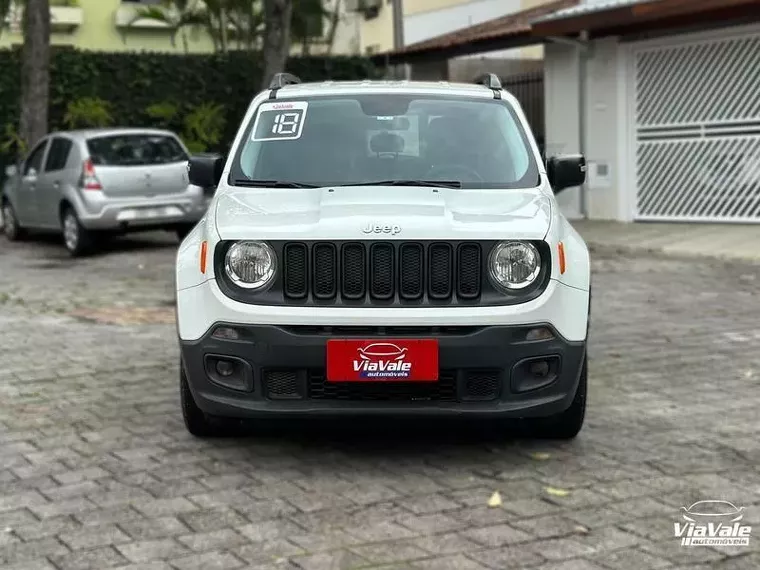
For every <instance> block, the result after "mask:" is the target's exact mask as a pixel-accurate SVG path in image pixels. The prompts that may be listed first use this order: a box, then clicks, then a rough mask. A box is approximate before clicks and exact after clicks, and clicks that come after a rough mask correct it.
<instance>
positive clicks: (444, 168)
mask: <svg viewBox="0 0 760 570" xmlns="http://www.w3.org/2000/svg"><path fill="white" fill-rule="evenodd" d="M447 173H451V175H450V176H448V175H447V176H443V175H444V174H447ZM463 174H464V176H462V175H463ZM425 178H429V179H431V180H436V179H437V180H461V181H464V182H483V177H482V176H481V175H480V174H478V173H477V172H475V171H474V170H473V169H472V168H470V167H468V166H464V165H462V164H440V165H435V166H431V167H430V170H428V171H427V174H426V175H425Z"/></svg>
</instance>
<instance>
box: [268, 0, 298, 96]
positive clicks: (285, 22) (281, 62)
mask: <svg viewBox="0 0 760 570" xmlns="http://www.w3.org/2000/svg"><path fill="white" fill-rule="evenodd" d="M292 15H293V0H264V41H263V46H262V48H263V49H262V52H263V60H264V73H263V76H262V89H266V88H267V86H268V85H269V82H270V81H271V80H272V77H273V76H274V74H275V73H280V72H282V71H284V70H285V63H286V62H287V61H288V55H290V24H291V20H292Z"/></svg>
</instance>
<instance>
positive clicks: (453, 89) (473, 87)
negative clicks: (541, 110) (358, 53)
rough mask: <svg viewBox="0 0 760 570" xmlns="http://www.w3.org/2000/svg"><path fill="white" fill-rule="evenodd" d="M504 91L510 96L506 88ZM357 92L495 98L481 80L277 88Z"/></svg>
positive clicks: (281, 92) (293, 92) (285, 92)
mask: <svg viewBox="0 0 760 570" xmlns="http://www.w3.org/2000/svg"><path fill="white" fill-rule="evenodd" d="M502 92H503V93H504V94H506V95H508V97H510V98H511V95H509V94H508V92H506V91H502ZM358 93H387V94H392V93H416V94H427V95H458V96H466V97H479V98H483V99H493V98H494V94H493V91H492V90H491V89H489V88H488V87H486V86H485V85H482V84H478V83H458V82H450V81H409V80H378V79H374V80H370V79H367V80H362V81H322V82H313V83H308V82H307V83H295V84H288V85H284V86H283V87H281V88H279V89H278V90H277V98H278V99H279V98H291V97H299V96H304V97H307V96H313V95H340V94H346V95H347V94H358Z"/></svg>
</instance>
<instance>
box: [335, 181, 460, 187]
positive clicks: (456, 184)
mask: <svg viewBox="0 0 760 570" xmlns="http://www.w3.org/2000/svg"><path fill="white" fill-rule="evenodd" d="M341 186H429V187H431V188H461V187H462V183H461V182H460V181H459V180H376V181H374V182H357V183H356V184H341Z"/></svg>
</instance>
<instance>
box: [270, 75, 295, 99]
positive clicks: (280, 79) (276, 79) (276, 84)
mask: <svg viewBox="0 0 760 570" xmlns="http://www.w3.org/2000/svg"><path fill="white" fill-rule="evenodd" d="M298 83H301V79H300V78H299V77H296V76H295V75H293V74H292V73H275V74H274V76H273V77H272V81H270V82H269V88H270V89H271V90H272V93H271V94H270V95H269V98H270V99H274V98H275V96H276V93H277V90H278V89H280V88H282V87H285V86H286V85H296V84H298Z"/></svg>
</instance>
